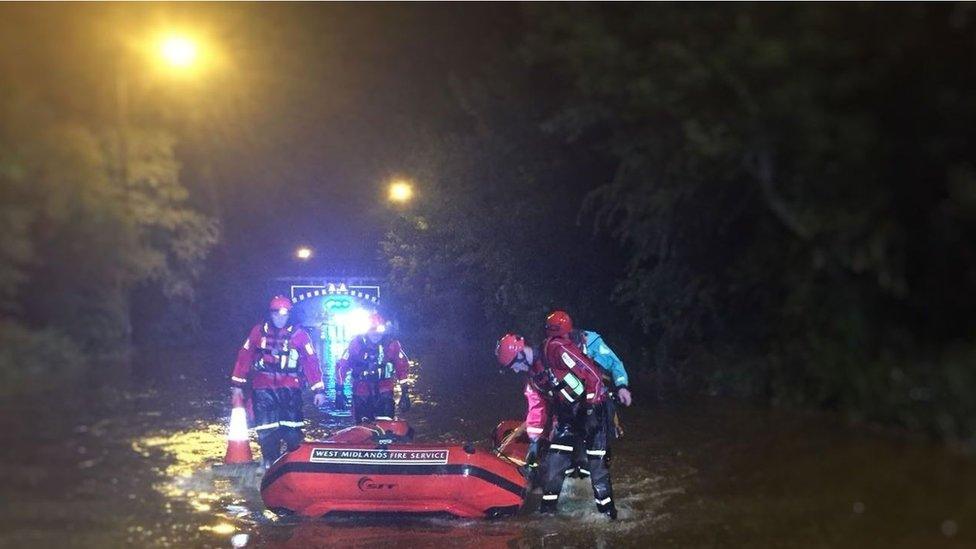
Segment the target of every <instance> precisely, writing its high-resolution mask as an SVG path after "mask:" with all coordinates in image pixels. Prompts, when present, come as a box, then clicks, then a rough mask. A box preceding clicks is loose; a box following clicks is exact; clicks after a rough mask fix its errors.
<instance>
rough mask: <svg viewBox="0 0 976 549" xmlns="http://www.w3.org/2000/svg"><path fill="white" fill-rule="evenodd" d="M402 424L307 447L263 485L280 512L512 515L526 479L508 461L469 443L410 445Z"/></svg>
mask: <svg viewBox="0 0 976 549" xmlns="http://www.w3.org/2000/svg"><path fill="white" fill-rule="evenodd" d="M411 435H412V429H410V427H409V425H407V423H406V422H404V421H379V422H377V423H376V424H369V425H360V426H356V427H349V428H347V429H343V430H341V431H339V432H337V433H335V434H334V435H333V436H331V437H329V438H327V439H326V440H323V441H319V442H306V443H303V444H302V445H301V447H299V448H298V449H297V450H295V451H294V452H289V453H288V454H285V455H284V456H282V457H281V458H280V459H278V461H276V462H275V463H274V464H273V465H272V466H271V468H270V469H268V471H267V472H266V473H265V475H264V479H263V480H262V482H261V497H262V499H264V504H265V506H267V507H268V509H270V510H272V511H274V512H275V513H278V514H298V515H303V516H311V517H319V516H323V515H327V514H330V513H347V512H349V513H432V514H434V513H447V514H450V515H454V516H458V517H465V518H492V517H498V516H504V515H512V514H515V513H516V512H517V511H518V509H519V507H520V506H521V505H522V502H523V501H524V497H525V485H526V484H525V479H523V478H522V475H520V474H519V472H518V469H517V463H514V462H513V461H512V460H511V459H509V458H508V457H507V456H504V455H502V456H501V457H499V456H498V455H496V453H494V452H492V451H488V450H484V449H480V448H475V447H474V446H473V445H471V444H470V443H468V444H456V443H454V444H452V443H445V444H414V443H413V442H411V440H410V439H411V438H412V437H411Z"/></svg>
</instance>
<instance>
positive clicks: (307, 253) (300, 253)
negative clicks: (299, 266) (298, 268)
mask: <svg viewBox="0 0 976 549" xmlns="http://www.w3.org/2000/svg"><path fill="white" fill-rule="evenodd" d="M295 257H297V258H298V259H300V260H302V261H308V260H309V259H311V258H312V248H309V247H308V246H299V248H298V249H297V250H295Z"/></svg>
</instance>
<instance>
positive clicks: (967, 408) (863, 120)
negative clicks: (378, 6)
mask: <svg viewBox="0 0 976 549" xmlns="http://www.w3.org/2000/svg"><path fill="white" fill-rule="evenodd" d="M524 24H525V27H526V28H525V29H524V30H525V32H524V33H523V34H522V36H520V38H519V39H518V40H513V41H511V45H512V48H517V49H518V52H519V54H520V55H521V56H522V59H523V60H524V61H525V62H524V63H523V64H519V63H514V62H513V63H506V62H505V61H501V62H500V63H499V65H500V66H498V67H488V68H485V74H482V75H481V76H480V77H478V78H475V79H474V80H475V81H476V82H479V84H472V85H470V86H468V87H466V88H463V89H462V91H461V93H459V94H458V97H459V98H460V103H461V104H462V105H463V106H464V108H465V112H467V113H468V114H469V115H471V119H470V120H469V126H468V127H467V131H463V130H462V131H460V132H458V135H455V136H453V137H450V138H441V139H428V140H426V141H427V143H429V145H428V146H426V147H424V146H420V145H418V146H419V147H420V148H421V149H422V150H423V151H424V153H421V154H417V155H415V158H416V159H417V162H418V165H422V166H423V167H424V168H425V171H421V170H418V172H417V173H422V174H423V177H422V180H423V181H424V182H425V183H427V184H429V185H430V188H429V189H425V191H426V192H427V193H428V195H432V196H433V198H430V199H429V201H428V202H425V203H423V204H418V205H417V210H416V211H418V212H423V213H418V214H415V215H413V214H412V215H404V216H403V217H401V218H400V220H399V221H398V222H397V223H396V224H395V225H394V228H393V230H392V231H391V233H390V235H389V238H388V239H387V241H386V243H385V256H386V257H387V258H388V259H389V260H390V263H391V266H392V267H393V269H392V275H393V278H394V280H395V282H396V284H397V286H398V289H399V290H400V297H401V298H403V299H406V300H407V302H408V303H410V304H411V305H417V306H418V308H415V309H413V310H414V311H415V312H417V313H418V318H428V319H430V318H434V319H447V318H452V315H453V316H457V315H458V314H461V313H460V312H459V311H466V310H467V309H466V308H465V307H464V304H467V303H478V304H480V306H481V309H482V310H483V314H481V315H478V318H479V320H480V321H481V322H485V321H487V326H489V327H490V328H492V329H496V330H497V329H498V328H500V327H502V326H506V325H508V326H517V327H519V328H521V329H530V328H531V327H532V326H538V322H539V319H540V317H541V314H542V313H543V311H544V310H545V309H546V308H547V307H548V306H550V305H559V306H568V307H570V309H571V312H574V313H577V314H578V316H580V317H581V318H583V319H584V322H585V323H586V324H587V325H589V326H592V327H594V328H596V329H598V330H601V331H603V332H610V333H611V334H613V333H616V334H620V335H621V336H623V335H627V334H628V332H627V330H626V327H623V326H621V325H620V324H617V323H616V322H617V321H618V320H619V319H620V315H619V314H617V313H616V310H615V308H614V307H613V306H611V304H610V303H609V298H610V292H603V291H601V289H606V288H607V285H606V282H607V281H608V279H609V280H616V283H615V286H616V289H615V291H614V292H613V297H614V299H615V301H616V303H619V304H620V305H622V306H623V307H624V308H625V309H626V310H627V311H629V314H630V317H631V320H632V321H633V324H634V325H635V326H636V327H637V328H638V335H637V336H636V337H631V338H629V339H630V341H628V342H627V344H629V345H631V346H632V347H633V348H634V349H635V350H634V351H632V352H628V353H627V356H626V358H628V359H630V367H631V369H632V370H644V371H648V372H651V373H653V374H654V378H655V379H656V380H657V381H658V382H659V383H660V384H665V385H673V386H676V387H677V388H681V389H687V390H706V391H709V392H713V393H730V394H736V395H742V396H754V397H759V398H762V399H765V400H768V401H772V402H785V403H799V404H804V405H811V406H816V407H824V408H831V409H839V410H844V411H846V412H848V413H851V414H852V415H854V416H855V417H861V418H866V419H870V420H880V421H884V422H888V423H895V424H901V425H905V426H908V427H911V428H915V429H924V430H928V431H930V432H933V433H936V434H939V435H941V436H945V437H962V438H968V437H972V436H973V434H974V433H976V371H974V369H973V368H972V364H974V363H976V329H974V328H976V323H974V321H973V314H974V313H976V291H974V290H976V256H974V255H973V252H972V245H971V243H972V242H974V241H976V240H974V238H976V175H974V174H976V169H974V160H973V159H974V158H976V155H974V152H976V151H974V147H976V139H974V138H976V135H974V133H976V131H974V128H976V104H974V103H973V102H972V100H971V98H972V97H973V96H974V92H976V66H974V65H973V63H972V59H974V58H976V55H974V54H976V33H974V25H976V12H974V10H973V8H972V7H971V6H970V5H966V4H963V5H956V4H934V5H930V4H925V5H916V4H907V5H898V6H879V5H861V4H851V5H829V4H804V5H796V4H792V5H790V4H783V5H769V4H728V5H724V4H723V5H718V4H696V5H686V4H677V5H671V4H610V5H607V4H558V5H552V4H546V5H533V6H531V7H529V8H528V9H527V11H526V17H525V20H524ZM512 48H507V49H506V48H505V47H501V48H500V49H502V50H504V51H509V52H510V51H511V49H512ZM512 67H518V68H512ZM498 82H507V83H508V85H507V87H505V88H504V89H499V86H498ZM473 90H480V91H479V92H478V93H472V92H473ZM472 97H475V98H482V99H487V100H485V101H480V102H478V101H472ZM433 151H436V154H434V152H433ZM588 229H596V230H597V231H598V232H599V233H601V234H604V235H608V236H612V237H614V238H615V239H616V241H617V242H618V243H619V244H620V245H621V246H622V248H623V250H624V253H623V254H622V255H617V254H616V253H615V250H614V249H613V248H612V247H608V246H606V245H600V244H598V243H597V241H593V240H587V239H586V238H579V235H581V234H586V230H588ZM600 281H602V282H603V284H602V286H601V282H600ZM592 289H596V291H591V290H592ZM438 299H440V300H439V301H438ZM587 300H590V301H587ZM574 305H577V306H578V307H577V309H575V310H572V309H573V306H574ZM425 307H429V309H425ZM428 312H436V313H437V314H436V315H434V316H433V317H424V316H423V315H424V314H426V313H428ZM437 321H438V320H433V322H435V323H436V322H437ZM638 350H639V351H641V352H637V351H638ZM638 357H644V358H643V359H639V358H638Z"/></svg>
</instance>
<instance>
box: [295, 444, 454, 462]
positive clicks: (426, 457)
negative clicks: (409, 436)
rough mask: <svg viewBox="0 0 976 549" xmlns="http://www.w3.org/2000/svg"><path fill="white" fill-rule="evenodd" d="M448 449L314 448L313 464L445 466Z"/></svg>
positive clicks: (311, 459)
mask: <svg viewBox="0 0 976 549" xmlns="http://www.w3.org/2000/svg"><path fill="white" fill-rule="evenodd" d="M449 455H450V451H449V450H448V449H447V448H409V449H407V448H403V449H392V450H391V449H387V448H334V447H329V448H313V449H312V454H311V455H310V456H309V458H308V460H309V461H310V462H312V463H348V464H355V465H410V466H417V465H444V464H446V463H447V459H448V456H449Z"/></svg>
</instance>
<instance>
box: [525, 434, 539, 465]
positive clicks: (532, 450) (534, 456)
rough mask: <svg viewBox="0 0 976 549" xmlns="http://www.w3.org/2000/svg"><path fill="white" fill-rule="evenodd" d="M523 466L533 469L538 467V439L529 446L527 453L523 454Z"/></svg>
mask: <svg viewBox="0 0 976 549" xmlns="http://www.w3.org/2000/svg"><path fill="white" fill-rule="evenodd" d="M525 464H526V465H527V466H529V467H532V468H533V469H534V468H536V467H538V466H539V439H535V440H533V441H532V442H531V443H530V444H529V451H528V452H526V453H525Z"/></svg>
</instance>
